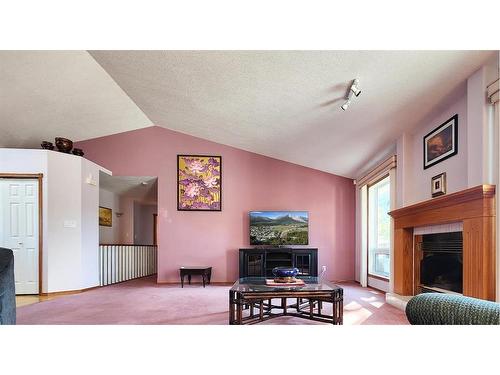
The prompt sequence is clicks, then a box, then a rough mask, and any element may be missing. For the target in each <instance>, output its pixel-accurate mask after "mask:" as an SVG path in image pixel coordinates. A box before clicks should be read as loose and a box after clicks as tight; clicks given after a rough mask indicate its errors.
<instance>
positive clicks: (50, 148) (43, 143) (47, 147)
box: [40, 141, 54, 150]
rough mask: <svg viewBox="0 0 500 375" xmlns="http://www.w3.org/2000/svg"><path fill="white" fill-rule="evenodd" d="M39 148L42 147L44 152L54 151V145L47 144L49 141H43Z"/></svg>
mask: <svg viewBox="0 0 500 375" xmlns="http://www.w3.org/2000/svg"><path fill="white" fill-rule="evenodd" d="M40 146H42V148H43V149H44V150H53V149H54V145H53V144H52V142H49V141H43V142H42V144H41V145H40Z"/></svg>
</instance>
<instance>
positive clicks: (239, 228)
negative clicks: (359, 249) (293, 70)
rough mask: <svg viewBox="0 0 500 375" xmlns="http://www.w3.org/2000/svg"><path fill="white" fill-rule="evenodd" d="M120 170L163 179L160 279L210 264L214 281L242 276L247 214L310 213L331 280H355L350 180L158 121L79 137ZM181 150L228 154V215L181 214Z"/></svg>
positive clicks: (313, 242) (312, 235)
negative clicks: (103, 134) (178, 174)
mask: <svg viewBox="0 0 500 375" xmlns="http://www.w3.org/2000/svg"><path fill="white" fill-rule="evenodd" d="M76 147H80V148H82V149H83V150H84V151H85V157H86V158H88V159H90V160H93V161H95V162H97V163H99V164H100V165H102V166H104V167H106V168H108V169H110V170H111V171H112V172H113V174H114V175H122V176H131V175H139V176H158V205H159V212H158V222H159V237H158V242H159V251H158V263H159V266H158V281H159V282H171V281H175V282H177V281H178V269H179V266H181V265H196V264H198V265H205V264H206V265H211V266H212V267H213V274H212V279H213V281H219V282H220V281H234V280H236V279H237V278H238V248H240V247H245V246H249V229H248V211H251V210H307V211H309V221H310V228H309V242H310V246H311V247H317V248H318V249H319V266H321V265H326V266H327V267H328V275H327V276H328V278H329V279H331V280H352V279H354V186H353V182H352V180H350V179H347V178H344V177H339V176H335V175H332V174H329V173H324V172H320V171H317V170H314V169H310V168H305V167H301V166H298V165H295V164H291V163H287V162H283V161H279V160H276V159H272V158H268V157H265V156H261V155H257V154H254V153H251V152H246V151H242V150H239V149H236V148H232V147H228V146H224V145H221V144H218V143H214V142H210V141H207V140H204V139H200V138H196V137H192V136H189V135H185V134H181V133H177V132H174V131H171V130H167V129H164V128H161V127H157V126H153V127H150V128H145V129H141V130H134V131H130V132H125V133H120V134H116V135H112V136H107V137H102V138H96V139H92V140H88V141H83V142H78V144H77V146H76ZM177 154H213V155H221V156H222V168H223V170H222V178H223V180H222V212H185V211H177V208H176V207H177V205H176V199H177V197H176V167H177Z"/></svg>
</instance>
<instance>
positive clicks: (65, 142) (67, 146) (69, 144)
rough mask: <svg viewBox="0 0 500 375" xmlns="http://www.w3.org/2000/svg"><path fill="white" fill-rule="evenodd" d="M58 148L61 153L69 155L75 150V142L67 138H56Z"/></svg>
mask: <svg viewBox="0 0 500 375" xmlns="http://www.w3.org/2000/svg"><path fill="white" fill-rule="evenodd" d="M56 147H57V149H58V150H59V151H60V152H65V153H67V154H69V152H70V151H71V149H72V148H73V141H71V140H69V139H67V138H62V137H57V138H56Z"/></svg>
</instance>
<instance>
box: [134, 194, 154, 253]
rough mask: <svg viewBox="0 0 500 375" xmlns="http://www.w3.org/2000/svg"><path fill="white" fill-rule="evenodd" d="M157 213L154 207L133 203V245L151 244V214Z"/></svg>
mask: <svg viewBox="0 0 500 375" xmlns="http://www.w3.org/2000/svg"><path fill="white" fill-rule="evenodd" d="M156 213H158V211H157V206H156V205H150V204H142V203H139V202H134V243H135V244H137V245H152V244H153V214H156Z"/></svg>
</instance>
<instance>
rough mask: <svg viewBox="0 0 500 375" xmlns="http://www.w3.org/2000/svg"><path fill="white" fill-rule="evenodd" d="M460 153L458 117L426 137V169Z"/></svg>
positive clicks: (454, 117) (446, 122) (449, 120)
mask: <svg viewBox="0 0 500 375" xmlns="http://www.w3.org/2000/svg"><path fill="white" fill-rule="evenodd" d="M457 153H458V115H455V116H453V117H452V118H450V119H448V120H447V121H445V122H444V123H442V124H441V125H439V126H438V127H437V128H436V129H434V130H433V131H431V132H430V133H429V134H427V135H426V136H425V137H424V169H427V168H429V167H431V166H433V165H434V164H437V163H440V162H442V161H443V160H446V159H448V158H451V157H452V156H453V155H456V154H457Z"/></svg>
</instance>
